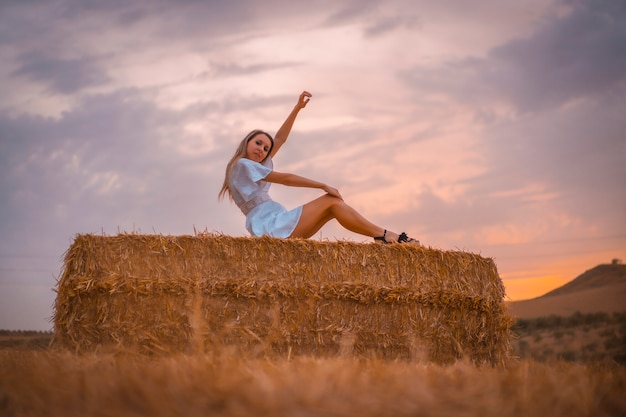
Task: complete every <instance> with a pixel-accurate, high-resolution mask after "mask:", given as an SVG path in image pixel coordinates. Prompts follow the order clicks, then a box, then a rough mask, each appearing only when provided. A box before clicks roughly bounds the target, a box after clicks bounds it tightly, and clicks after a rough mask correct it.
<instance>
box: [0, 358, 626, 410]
mask: <svg viewBox="0 0 626 417" xmlns="http://www.w3.org/2000/svg"><path fill="white" fill-rule="evenodd" d="M625 390H626V370H625V368H624V367H621V366H617V365H613V366H606V365H583V364H576V363H563V362H561V363H552V364H547V363H540V362H537V361H533V360H523V361H519V362H514V363H511V364H510V365H509V366H508V367H506V368H494V367H476V366H474V365H471V364H469V363H468V362H465V361H459V362H457V363H455V364H452V365H447V366H437V365H433V364H430V363H423V362H420V361H400V360H396V361H385V360H380V359H364V358H354V357H335V358H314V357H307V356H303V357H295V358H291V359H277V358H273V359H268V358H265V357H263V356H259V357H246V356H239V355H235V354H233V352H230V351H228V350H227V349H225V350H223V351H218V352H213V353H210V354H204V355H172V356H160V357H149V356H140V355H136V354H130V353H120V352H116V353H112V352H109V353H103V352H102V353H94V354H82V355H76V354H73V353H70V352H67V351H62V350H46V349H43V350H33V349H3V350H0V415H2V416H7V417H13V416H68V417H71V416H81V417H82V416H153V417H159V416H164V417H165V416H167V417H170V416H188V417H193V416H212V415H216V416H217V415H218V416H409V415H411V416H415V415H420V416H500V417H506V416H548V415H549V416H555V417H556V416H568V417H572V416H623V415H626V397H625V396H624V392H626V391H625Z"/></svg>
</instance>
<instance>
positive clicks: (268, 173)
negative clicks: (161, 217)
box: [219, 91, 419, 244]
mask: <svg viewBox="0 0 626 417" xmlns="http://www.w3.org/2000/svg"><path fill="white" fill-rule="evenodd" d="M310 99H311V93H309V92H308V91H304V92H302V94H300V97H299V98H298V102H297V103H296V105H295V106H294V108H293V110H292V111H291V113H289V116H287V119H286V120H285V122H284V123H283V125H282V126H281V127H280V129H278V132H276V136H275V137H274V138H272V137H271V136H270V135H269V134H268V133H266V132H264V131H262V130H253V131H252V132H250V133H248V135H247V136H246V137H245V138H243V140H242V141H241V143H240V144H239V147H238V148H237V150H236V151H235V155H233V157H232V158H231V160H230V161H229V162H228V165H227V166H226V175H225V178H224V184H223V185H222V189H221V190H220V192H219V199H220V200H221V199H223V197H224V195H226V194H228V196H229V198H230V200H231V201H234V202H235V204H237V206H238V207H239V209H240V210H241V211H242V213H243V214H244V215H245V216H246V229H247V230H248V232H250V234H251V235H252V236H263V235H268V236H273V237H278V238H290V237H296V238H298V237H300V238H309V237H311V236H313V235H314V234H315V233H317V231H318V230H320V229H321V228H322V226H324V225H325V224H326V223H327V222H329V221H330V220H332V219H337V221H338V222H339V224H341V225H342V226H343V227H345V228H346V229H348V230H350V231H351V232H354V233H358V234H361V235H365V236H370V237H373V238H374V240H375V241H377V242H381V243H392V242H399V243H417V244H419V242H418V241H417V240H415V239H413V238H410V237H408V236H407V235H406V233H404V232H403V233H401V234H397V233H394V232H391V231H389V230H386V229H383V228H382V227H380V226H377V225H375V224H374V223H372V222H370V221H369V220H367V219H366V218H365V217H363V216H362V215H361V214H359V213H358V212H357V211H356V210H355V209H353V208H352V207H350V206H349V205H348V204H346V203H345V202H344V201H343V197H342V196H341V194H340V193H339V191H338V190H337V189H336V188H334V187H331V186H330V185H327V184H324V183H321V182H318V181H315V180H312V179H309V178H305V177H301V176H299V175H295V174H290V173H285V172H278V171H274V166H273V163H272V158H273V157H274V155H276V153H277V152H278V151H279V150H280V148H281V147H282V146H283V145H284V144H285V142H286V141H287V138H288V136H289V133H290V132H291V128H292V127H293V124H294V122H295V120H296V117H297V116H298V113H299V112H300V110H302V109H304V108H305V107H306V105H307V104H308V103H309V100H310ZM272 183H276V184H282V185H287V186H290V187H306V188H319V189H320V190H323V191H324V192H325V193H326V194H324V195H323V196H321V197H319V198H316V199H315V200H313V201H310V202H308V203H306V204H304V205H303V206H299V207H296V208H295V209H293V210H287V209H285V208H284V207H283V206H282V205H280V204H279V203H277V202H275V201H274V200H272V199H271V198H270V196H269V194H268V191H269V188H270V185H271V184H272Z"/></svg>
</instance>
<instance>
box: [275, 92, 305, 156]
mask: <svg viewBox="0 0 626 417" xmlns="http://www.w3.org/2000/svg"><path fill="white" fill-rule="evenodd" d="M310 99H311V93H309V92H308V91H303V92H302V94H300V97H299V98H298V103H296V105H295V106H294V108H293V110H291V113H289V116H287V119H286V120H285V122H284V123H283V125H282V126H281V127H280V129H278V132H276V135H275V136H274V147H273V148H272V153H271V154H270V156H271V157H272V158H273V157H274V155H276V152H278V150H279V149H280V147H281V146H283V145H284V143H285V142H287V137H288V136H289V132H291V128H292V127H293V123H294V122H295V121H296V116H298V112H299V111H300V110H302V109H303V108H305V107H306V105H307V103H308V102H309V100H310Z"/></svg>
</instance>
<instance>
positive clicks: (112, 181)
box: [0, 0, 626, 330]
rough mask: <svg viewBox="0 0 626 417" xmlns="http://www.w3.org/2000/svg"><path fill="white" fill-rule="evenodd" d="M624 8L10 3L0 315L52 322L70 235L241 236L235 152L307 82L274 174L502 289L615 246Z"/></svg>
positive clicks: (623, 156)
mask: <svg viewBox="0 0 626 417" xmlns="http://www.w3.org/2000/svg"><path fill="white" fill-rule="evenodd" d="M624 22H626V3H624V2H623V0H527V1H523V2H520V1H518V0H476V1H473V2H472V6H471V7H469V6H468V5H467V2H466V1H465V0H441V1H437V2H432V1H425V0H424V1H421V0H418V1H416V0H345V1H341V2H337V1H334V0H311V1H307V2H293V1H278V0H264V1H257V0H242V1H236V0H234V1H226V0H224V1H218V0H207V1H191V0H177V1H174V0H160V1H139V0H111V1H107V2H86V1H59V0H48V1H45V2H44V1H41V2H37V1H17V0H14V1H11V0H7V1H2V2H0V63H1V64H0V192H1V193H2V198H1V199H0V233H1V237H2V239H1V240H0V329H12V330H18V329H28V330H49V329H52V327H53V324H52V322H51V316H52V314H53V310H52V305H53V303H54V298H55V292H54V288H55V287H56V284H57V279H58V278H59V277H60V274H61V272H62V260H63V254H64V252H65V251H66V250H67V248H68V247H69V246H70V245H71V244H72V242H73V239H74V238H75V236H76V235H77V234H83V233H97V234H103V233H104V234H107V235H115V234H117V233H119V232H134V233H146V234H153V233H157V234H164V235H190V234H194V233H195V231H199V232H204V231H206V232H216V233H225V234H228V235H233V236H247V232H246V230H245V227H244V223H245V219H244V216H243V215H242V214H241V212H239V210H238V209H237V207H236V206H234V205H233V204H232V203H230V202H229V201H228V200H226V201H222V202H219V201H218V200H217V194H218V192H219V189H220V187H221V184H222V181H223V178H224V169H225V166H226V163H227V162H228V160H229V159H230V157H231V156H232V154H233V153H234V150H235V148H236V146H237V145H238V143H239V142H240V141H241V139H242V138H243V137H244V136H245V135H246V134H247V133H248V132H249V131H251V130H253V129H257V128H259V129H264V130H267V131H268V132H270V133H272V134H274V133H275V132H276V131H277V130H278V128H279V127H280V125H281V124H282V122H283V121H284V119H285V118H286V116H287V115H288V113H289V112H290V110H291V109H292V108H293V106H294V104H295V103H296V101H297V98H298V95H299V94H300V92H301V91H303V90H307V91H310V92H311V93H312V95H313V97H312V99H311V101H310V103H309V104H308V105H307V107H306V108H305V109H304V110H302V111H301V112H300V114H299V116H298V119H297V120H296V123H295V125H294V128H293V130H292V132H291V135H290V137H289V140H288V142H287V144H286V145H285V146H284V147H283V148H282V149H281V151H280V153H279V154H278V155H277V156H276V157H275V159H274V167H275V169H276V170H277V171H281V172H293V173H296V174H299V175H303V176H306V177H309V178H313V179H316V180H318V181H322V182H325V183H328V184H330V185H331V186H334V187H337V188H338V189H339V190H340V191H341V193H342V195H343V197H344V199H345V200H346V201H347V202H348V203H349V204H350V205H352V206H353V207H355V208H356V209H357V210H358V211H360V212H361V213H362V214H364V215H365V216H366V217H367V218H368V219H370V220H372V221H373V222H374V223H376V224H378V225H380V226H382V227H384V228H387V229H390V230H394V231H396V232H401V231H406V232H407V233H408V234H409V235H411V236H414V237H416V238H418V239H420V240H421V241H422V243H423V244H424V245H426V246H429V247H433V248H436V249H441V250H463V251H469V252H473V253H478V254H481V255H482V256H485V257H489V258H493V259H494V261H495V262H496V265H497V267H498V271H499V273H500V276H501V277H502V279H503V281H504V284H505V286H506V289H507V297H508V298H507V300H518V299H528V298H533V297H536V296H539V295H542V294H544V293H546V292H547V291H549V290H551V289H553V288H556V287H558V286H561V285H563V284H565V283H566V282H568V281H570V280H571V279H573V278H575V277H576V276H578V275H580V274H581V273H583V272H585V271H586V270H588V269H591V268H593V267H594V266H596V265H598V264H602V263H610V262H611V261H612V259H615V258H617V259H624V258H626V186H625V180H626V140H625V139H626V23H624ZM271 195H272V196H273V198H274V199H276V200H277V201H279V202H281V203H282V204H283V205H285V206H286V207H287V208H293V207H296V206H298V205H301V204H304V203H306V202H307V201H310V200H312V199H314V198H316V197H318V196H319V195H320V190H313V189H300V188H290V187H284V186H280V185H273V186H272V190H271ZM314 239H324V240H326V239H328V240H331V241H332V240H350V241H356V242H370V241H371V239H369V238H365V237H363V236H360V235H355V234H353V233H350V232H347V231H345V230H342V229H341V227H340V226H338V225H337V223H336V222H333V223H330V224H328V225H327V226H326V227H324V228H323V229H322V230H321V231H320V232H319V233H318V234H317V235H316V236H315V237H314Z"/></svg>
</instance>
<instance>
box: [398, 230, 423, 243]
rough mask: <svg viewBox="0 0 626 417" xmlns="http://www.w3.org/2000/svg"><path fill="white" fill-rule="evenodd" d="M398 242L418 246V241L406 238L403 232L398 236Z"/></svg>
mask: <svg viewBox="0 0 626 417" xmlns="http://www.w3.org/2000/svg"><path fill="white" fill-rule="evenodd" d="M398 242H399V243H415V244H417V245H419V244H420V241H419V240H417V239H413V238H412V237H408V236H407V234H406V233H404V232H402V233H400V236H398Z"/></svg>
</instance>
